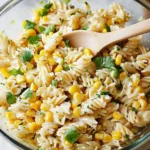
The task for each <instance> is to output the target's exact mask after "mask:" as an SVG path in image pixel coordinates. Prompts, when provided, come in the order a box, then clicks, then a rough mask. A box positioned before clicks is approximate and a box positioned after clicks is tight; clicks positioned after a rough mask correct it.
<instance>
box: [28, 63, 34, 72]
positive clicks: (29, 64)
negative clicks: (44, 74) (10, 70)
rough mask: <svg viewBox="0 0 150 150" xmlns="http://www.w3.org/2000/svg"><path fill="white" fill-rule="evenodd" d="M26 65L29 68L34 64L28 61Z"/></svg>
mask: <svg viewBox="0 0 150 150" xmlns="http://www.w3.org/2000/svg"><path fill="white" fill-rule="evenodd" d="M26 66H27V69H28V70H31V69H33V67H34V65H33V64H32V63H30V62H28V63H27V65H26Z"/></svg>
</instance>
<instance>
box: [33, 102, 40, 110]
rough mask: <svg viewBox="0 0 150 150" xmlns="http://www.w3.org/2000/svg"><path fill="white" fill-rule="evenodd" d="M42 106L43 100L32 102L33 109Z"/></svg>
mask: <svg viewBox="0 0 150 150" xmlns="http://www.w3.org/2000/svg"><path fill="white" fill-rule="evenodd" d="M40 106H41V101H36V102H35V103H31V104H30V108H31V109H35V110H39V109H40Z"/></svg>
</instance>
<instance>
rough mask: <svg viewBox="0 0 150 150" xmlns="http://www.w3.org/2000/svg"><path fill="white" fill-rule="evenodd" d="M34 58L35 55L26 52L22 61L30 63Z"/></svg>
mask: <svg viewBox="0 0 150 150" xmlns="http://www.w3.org/2000/svg"><path fill="white" fill-rule="evenodd" d="M32 57H33V55H32V54H31V52H30V51H28V50H26V51H24V52H23V54H22V56H21V59H22V61H23V62H30V61H31V59H32Z"/></svg>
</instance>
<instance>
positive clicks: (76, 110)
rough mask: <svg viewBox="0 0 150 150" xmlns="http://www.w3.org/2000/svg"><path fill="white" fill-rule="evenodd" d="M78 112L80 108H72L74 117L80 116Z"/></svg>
mask: <svg viewBox="0 0 150 150" xmlns="http://www.w3.org/2000/svg"><path fill="white" fill-rule="evenodd" d="M80 112H81V108H80V107H76V108H74V109H73V115H74V117H80Z"/></svg>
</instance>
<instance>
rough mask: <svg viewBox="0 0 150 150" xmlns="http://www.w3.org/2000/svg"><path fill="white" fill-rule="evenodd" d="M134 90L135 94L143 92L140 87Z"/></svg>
mask: <svg viewBox="0 0 150 150" xmlns="http://www.w3.org/2000/svg"><path fill="white" fill-rule="evenodd" d="M135 90H136V91H137V92H139V93H141V92H143V90H142V88H141V86H138V87H136V89H135Z"/></svg>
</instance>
